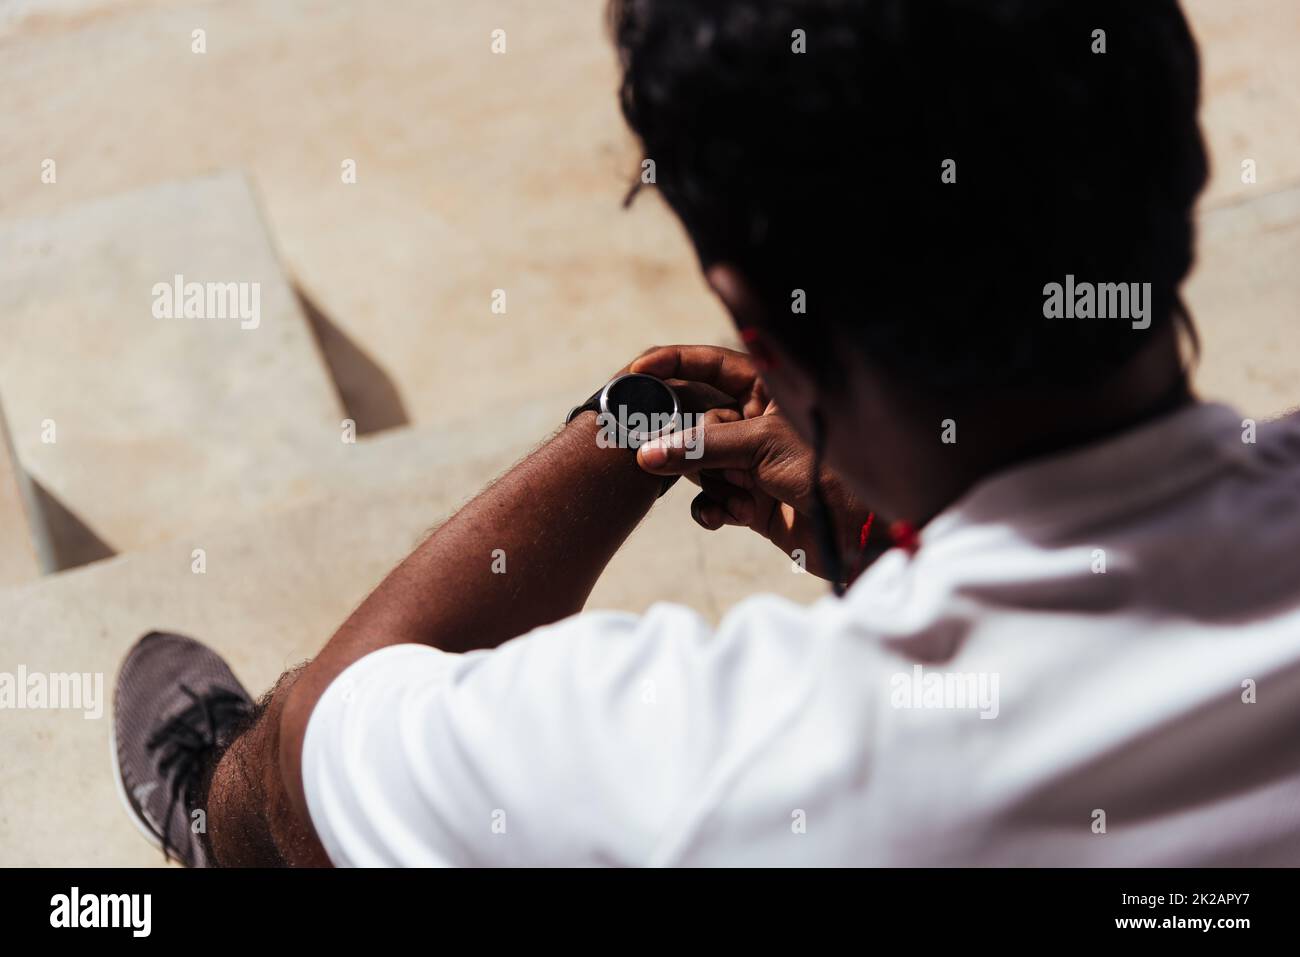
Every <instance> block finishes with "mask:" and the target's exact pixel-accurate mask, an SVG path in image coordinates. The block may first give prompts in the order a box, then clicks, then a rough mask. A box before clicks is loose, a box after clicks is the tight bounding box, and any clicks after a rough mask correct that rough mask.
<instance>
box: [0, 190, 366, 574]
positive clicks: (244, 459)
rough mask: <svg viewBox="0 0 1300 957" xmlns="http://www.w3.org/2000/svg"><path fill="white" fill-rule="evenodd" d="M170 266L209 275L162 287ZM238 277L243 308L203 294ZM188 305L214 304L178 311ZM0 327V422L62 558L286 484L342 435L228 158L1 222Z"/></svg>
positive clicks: (300, 323) (334, 401)
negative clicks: (210, 171)
mask: <svg viewBox="0 0 1300 957" xmlns="http://www.w3.org/2000/svg"><path fill="white" fill-rule="evenodd" d="M176 277H183V279H182V280H177V279H176ZM178 282H181V283H182V286H181V287H180V288H182V289H183V290H192V289H193V288H199V287H197V286H189V285H187V284H190V283H196V284H198V283H202V284H209V286H208V288H207V289H205V290H202V292H203V293H204V294H203V295H202V297H201V299H200V300H199V301H188V299H189V292H188V291H186V292H185V295H184V296H182V297H181V300H183V301H177V302H172V300H173V299H175V298H177V297H175V295H174V289H175V288H177V283H178ZM217 284H222V285H219V286H218V285H217ZM225 284H230V285H225ZM235 284H239V286H240V288H239V289H236V285H235ZM236 291H237V292H239V293H240V295H241V296H242V297H243V298H241V300H240V306H241V308H245V309H246V312H245V314H244V315H243V318H240V317H237V316H235V315H234V314H235V311H236V310H235V309H234V308H233V306H234V302H233V300H232V301H230V302H225V301H223V300H221V299H219V298H218V297H216V296H213V295H210V294H209V293H220V294H222V295H224V294H229V293H233V292H236ZM192 306H196V307H197V311H198V312H199V313H201V314H203V315H208V314H209V313H210V314H212V315H213V316H216V315H220V314H221V313H222V312H223V310H224V311H225V313H226V314H227V316H228V317H227V318H200V317H190V318H184V317H183V316H182V313H183V312H184V310H185V309H186V308H189V307H192ZM0 335H3V337H4V340H5V343H6V346H5V349H4V350H3V352H0V393H2V394H3V398H4V407H5V412H6V414H7V419H8V423H9V430H10V433H11V435H12V437H13V442H14V447H15V448H16V450H17V455H18V460H19V461H20V462H21V463H22V465H23V467H24V468H25V469H26V471H27V472H28V474H29V475H30V476H31V478H32V479H33V481H34V483H35V484H36V487H37V489H38V497H39V498H40V499H41V500H42V510H43V512H44V515H45V518H46V520H47V522H48V524H49V526H50V534H51V539H52V541H53V542H54V545H55V551H56V563H57V565H58V567H69V566H72V565H76V564H80V563H82V562H84V561H87V560H91V559H95V558H102V557H105V556H106V555H109V554H112V553H114V552H118V551H123V550H129V549H133V548H141V547H145V546H148V545H151V544H154V543H156V542H159V541H162V540H165V539H166V538H168V537H169V536H171V535H173V534H175V533H176V532H177V531H178V530H181V529H186V528H190V527H203V526H205V525H207V524H209V523H211V522H213V521H217V520H220V521H228V520H231V519H232V518H233V517H235V516H237V515H239V514H240V513H247V512H256V511H258V510H260V509H262V508H264V507H267V506H268V505H270V504H274V503H279V502H285V501H289V500H292V498H293V496H294V495H295V494H296V493H297V490H296V483H297V482H298V479H297V478H296V477H297V476H298V475H299V474H300V473H301V472H302V467H301V466H302V465H303V464H304V463H307V462H317V461H319V460H320V459H321V457H322V456H323V455H328V454H329V453H330V452H337V451H338V449H339V447H340V446H341V445H342V442H341V441H340V438H341V429H340V423H341V421H342V419H343V412H342V408H341V406H340V404H339V401H338V397H337V394H336V392H335V390H334V386H333V384H332V382H331V380H330V378H329V375H328V373H327V371H326V369H325V366H324V364H323V362H322V361H321V356H320V353H319V350H318V348H317V345H316V341H315V338H314V336H313V333H312V330H311V328H310V327H309V325H308V324H307V322H306V320H305V318H304V316H303V313H302V311H301V309H300V308H299V304H298V300H297V298H296V296H295V294H294V292H293V290H292V288H291V287H290V285H289V283H288V282H286V281H285V278H284V276H283V274H282V273H281V271H280V265H279V262H278V260H277V258H276V255H275V251H274V249H273V248H272V246H271V243H270V241H269V239H268V237H267V234H266V230H265V227H264V225H263V222H262V219H261V216H260V214H259V212H258V208H257V204H256V202H255V200H254V198H253V195H252V193H251V191H250V188H249V185H248V183H247V181H246V180H245V179H244V177H242V176H241V175H239V174H236V173H224V174H220V175H214V176H210V177H206V178H203V179H199V180H189V181H180V182H173V183H166V184H163V185H160V186H154V187H150V188H148V189H144V190H139V191H135V192H131V193H127V194H123V195H119V196H114V197H110V198H107V199H102V200H97V201H94V202H91V203H87V204H85V205H81V206H77V207H75V208H73V209H70V210H67V211H64V212H61V213H57V214H54V215H51V216H47V217H39V218H35V219H30V220H26V221H20V222H11V223H8V224H4V225H2V226H0Z"/></svg>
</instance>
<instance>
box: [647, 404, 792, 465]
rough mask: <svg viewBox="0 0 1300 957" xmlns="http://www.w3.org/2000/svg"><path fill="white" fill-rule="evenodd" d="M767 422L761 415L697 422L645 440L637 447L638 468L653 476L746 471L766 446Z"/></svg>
mask: <svg viewBox="0 0 1300 957" xmlns="http://www.w3.org/2000/svg"><path fill="white" fill-rule="evenodd" d="M770 429H771V423H770V422H767V421H765V420H764V419H763V418H762V417H760V418H757V419H745V420H743V421H739V422H718V423H714V424H712V425H701V426H697V427H696V428H693V429H687V430H686V431H685V432H676V433H673V434H671V435H667V436H664V437H663V438H661V439H656V440H654V441H653V442H647V443H645V444H644V445H642V446H641V447H640V448H639V449H638V450H637V462H638V464H640V466H641V468H643V469H645V470H646V471H647V472H653V473H654V474H655V475H681V474H683V473H684V472H696V471H699V470H700V469H741V470H748V469H752V468H754V466H755V465H756V464H757V463H758V462H759V461H761V459H762V457H763V455H764V453H765V452H766V449H767V437H768V436H769V435H770V434H771V432H770Z"/></svg>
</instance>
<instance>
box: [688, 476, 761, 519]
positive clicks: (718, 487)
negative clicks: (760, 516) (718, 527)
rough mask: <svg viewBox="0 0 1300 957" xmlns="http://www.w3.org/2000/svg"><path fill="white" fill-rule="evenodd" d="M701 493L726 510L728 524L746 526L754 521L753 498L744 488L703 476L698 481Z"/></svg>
mask: <svg viewBox="0 0 1300 957" xmlns="http://www.w3.org/2000/svg"><path fill="white" fill-rule="evenodd" d="M700 488H701V489H702V490H703V491H702V493H701V494H703V495H707V496H708V497H709V498H710V499H712V500H713V501H714V502H716V503H717V504H719V505H721V506H722V508H723V509H724V510H725V511H726V523H727V524H728V525H741V526H743V527H745V528H748V527H749V526H750V525H752V524H753V522H754V514H755V512H754V499H753V497H752V496H751V495H750V494H749V493H748V492H746V491H745V490H744V489H741V488H736V486H734V485H729V484H727V483H726V482H719V481H718V480H717V479H711V478H707V477H706V478H704V479H702V480H701V482H700Z"/></svg>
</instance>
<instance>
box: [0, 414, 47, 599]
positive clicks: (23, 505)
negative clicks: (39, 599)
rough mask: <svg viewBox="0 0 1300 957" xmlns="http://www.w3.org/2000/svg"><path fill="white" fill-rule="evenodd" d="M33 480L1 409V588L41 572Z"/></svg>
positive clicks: (37, 575)
mask: <svg viewBox="0 0 1300 957" xmlns="http://www.w3.org/2000/svg"><path fill="white" fill-rule="evenodd" d="M32 505H33V502H32V489H31V482H30V481H29V480H28V478H27V475H26V473H25V472H23V470H22V469H21V468H20V467H18V465H17V457H16V456H15V455H14V451H13V444H12V443H11V442H10V441H9V430H8V429H7V428H5V420H4V409H3V408H0V587H4V586H6V585H18V584H21V583H23V582H28V581H32V580H34V579H36V578H39V577H40V575H41V563H40V559H39V552H40V547H39V544H38V542H39V539H38V537H37V536H38V534H39V533H38V529H41V528H42V526H41V525H39V524H38V523H37V522H36V521H35V510H34V509H33V508H32Z"/></svg>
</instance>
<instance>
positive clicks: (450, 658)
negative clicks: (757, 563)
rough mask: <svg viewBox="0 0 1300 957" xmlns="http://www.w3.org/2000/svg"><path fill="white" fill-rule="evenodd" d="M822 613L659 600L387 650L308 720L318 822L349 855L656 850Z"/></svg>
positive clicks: (611, 856)
mask: <svg viewBox="0 0 1300 957" xmlns="http://www.w3.org/2000/svg"><path fill="white" fill-rule="evenodd" d="M808 613H809V610H808V609H805V608H802V607H800V606H798V605H794V604H792V603H790V602H787V601H784V600H783V599H778V598H772V597H761V598H753V599H749V600H748V601H746V602H744V603H742V604H741V605H739V606H737V607H736V608H735V609H733V610H732V612H731V613H730V614H729V615H728V616H727V619H725V620H724V622H723V624H722V625H721V626H720V627H719V628H718V630H717V631H716V632H715V631H714V630H713V629H711V628H710V627H709V625H708V624H707V623H706V622H705V621H704V620H703V619H702V618H701V617H700V616H698V615H697V614H696V613H694V612H693V611H691V610H690V609H687V608H683V607H681V606H676V605H670V604H659V605H655V606H653V607H652V608H651V609H649V610H648V611H647V612H646V613H645V614H644V615H640V616H637V615H631V614H623V613H614V612H587V613H584V614H580V615H577V616H574V617H572V618H569V619H566V620H564V621H561V622H557V623H556V624H553V625H548V626H546V627H543V628H540V629H537V630H536V631H533V632H531V633H530V634H528V635H525V636H523V637H521V638H517V639H515V640H513V641H510V642H507V643H506V644H504V645H502V646H501V647H500V648H498V649H496V650H493V651H477V652H471V653H469V654H463V655H455V654H448V653H445V652H441V651H438V650H436V649H433V648H430V647H428V646H425V645H397V646H393V647H389V648H385V649H383V650H381V651H377V652H374V653H372V654H370V655H367V656H366V657H365V658H362V659H361V660H360V661H357V662H356V663H354V664H353V665H352V666H351V667H349V668H348V669H347V670H346V671H344V672H343V673H342V674H340V675H339V676H338V678H336V679H335V680H334V682H333V683H331V685H330V686H329V688H327V689H326V691H325V693H324V695H322V697H321V699H320V701H319V702H318V703H317V705H316V708H315V710H314V711H313V713H312V716H311V720H310V722H309V724H308V727H307V734H306V738H305V741H304V745H303V761H302V769H303V786H304V789H305V791H306V797H307V805H308V809H309V812H310V814H311V819H312V823H313V825H314V826H315V828H316V832H317V834H318V835H319V837H320V839H321V842H322V844H323V845H324V847H325V850H326V852H327V853H328V854H329V856H330V859H331V861H333V862H334V863H335V864H336V865H356V866H449V865H456V866H476V865H477V866H481V865H505V866H509V865H638V864H645V863H650V862H651V861H652V860H653V859H654V852H655V849H656V847H657V846H658V845H659V844H660V843H661V842H662V841H663V840H664V839H665V837H666V836H667V835H668V834H669V833H670V832H671V831H672V830H673V829H674V826H675V825H677V824H679V823H680V822H681V821H682V820H684V819H686V818H687V817H689V815H690V814H691V813H693V811H692V809H693V806H694V805H695V804H696V803H697V802H698V800H699V796H700V793H701V791H702V790H703V789H704V786H705V784H706V783H707V779H708V777H709V775H710V773H711V769H712V768H713V767H714V765H715V763H716V760H717V758H718V756H719V755H720V754H721V753H723V752H724V751H726V750H728V749H731V748H734V747H736V746H737V744H738V742H737V741H736V736H737V734H738V732H739V729H742V728H746V727H759V726H762V725H763V724H765V723H768V721H767V717H768V716H765V715H746V714H745V713H744V710H745V706H744V704H743V703H744V702H763V701H768V702H770V701H772V700H774V694H775V693H776V689H773V688H766V687H762V685H764V684H765V683H772V682H779V681H782V680H785V679H786V678H788V676H789V673H790V672H789V670H788V669H786V668H783V663H782V661H781V660H780V659H781V658H782V657H783V656H784V655H785V654H787V653H788V654H789V655H791V656H797V655H798V653H799V648H798V646H799V642H800V640H801V638H802V637H803V636H804V635H806V633H807V628H806V625H807V624H808V621H807V616H808ZM801 626H804V627H801ZM764 635H766V636H768V638H769V639H770V640H767V641H764V640H763V638H764ZM742 638H743V639H744V640H741V639H742ZM755 656H760V657H762V658H763V659H764V662H763V664H762V666H761V667H757V668H755V667H751V666H750V665H752V664H754V663H755V662H754V658H755ZM742 657H743V658H744V659H745V664H744V665H742V664H741V658H742Z"/></svg>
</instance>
